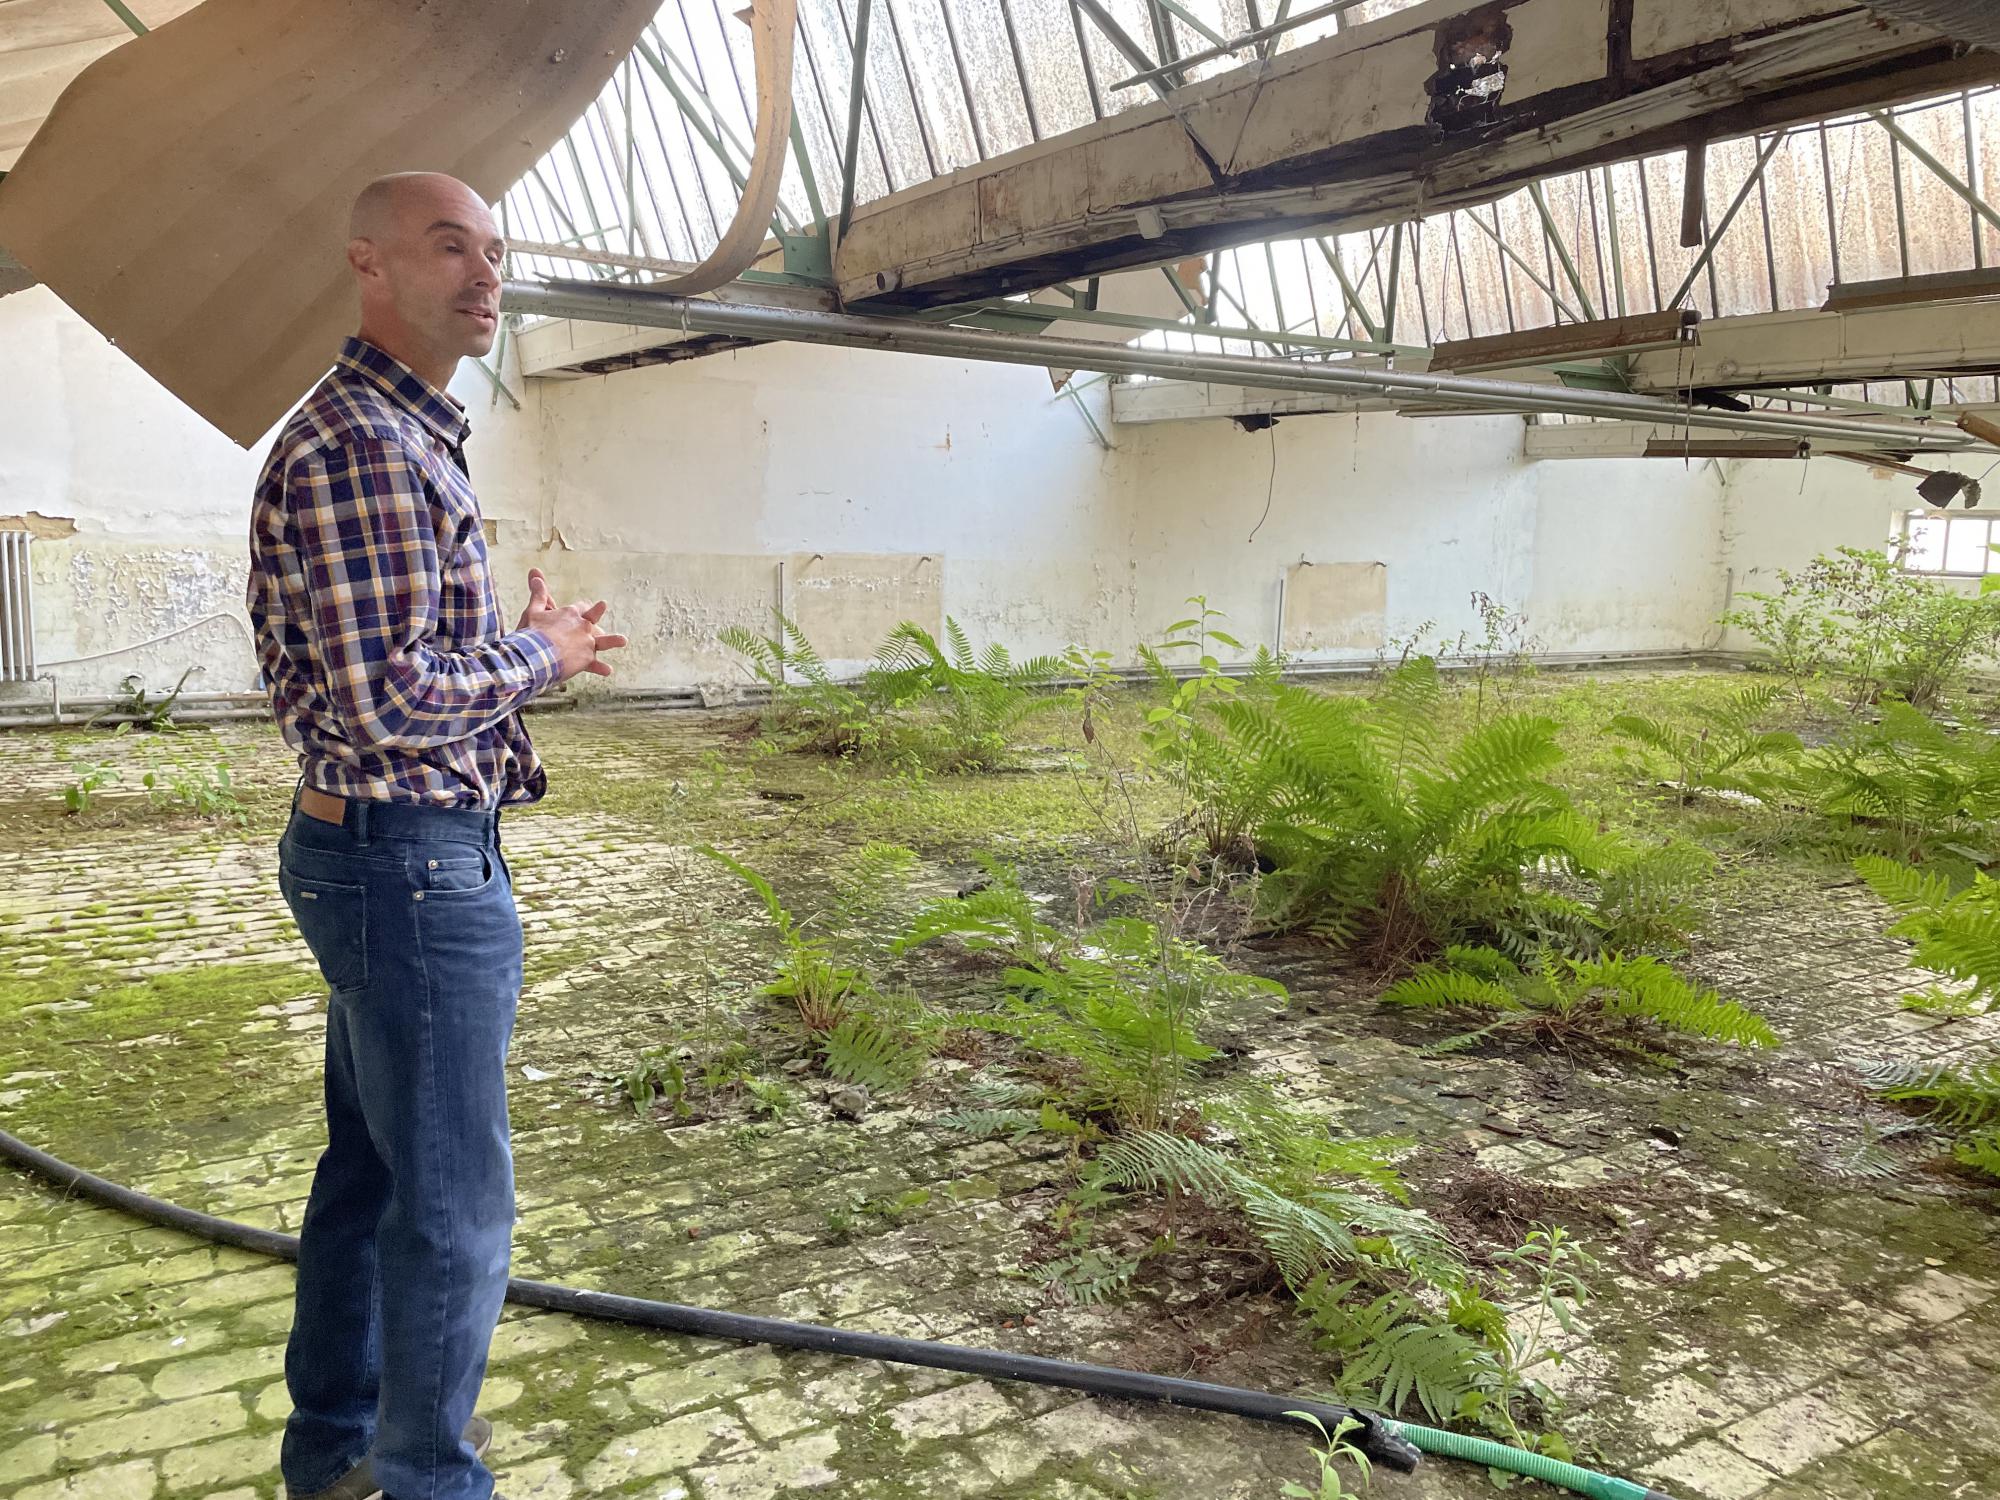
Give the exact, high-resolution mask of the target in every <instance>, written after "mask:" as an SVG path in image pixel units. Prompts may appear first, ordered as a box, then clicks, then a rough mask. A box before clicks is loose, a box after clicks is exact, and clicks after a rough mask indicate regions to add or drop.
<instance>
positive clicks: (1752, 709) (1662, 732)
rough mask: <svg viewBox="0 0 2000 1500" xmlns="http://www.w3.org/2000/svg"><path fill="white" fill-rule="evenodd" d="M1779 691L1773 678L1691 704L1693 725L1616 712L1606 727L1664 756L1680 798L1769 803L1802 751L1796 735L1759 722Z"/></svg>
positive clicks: (1686, 799) (1780, 793) (1782, 786)
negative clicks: (1720, 796) (1715, 700)
mask: <svg viewBox="0 0 2000 1500" xmlns="http://www.w3.org/2000/svg"><path fill="white" fill-rule="evenodd" d="M1778 692H1779V684H1777V683H1775V682H1770V683H1760V684H1756V685H1753V686H1750V687H1746V688H1743V689H1741V690H1740V691H1738V692H1736V693H1732V694H1731V695H1730V696H1729V697H1728V698H1727V699H1726V700H1725V701H1724V702H1722V703H1721V704H1719V705H1713V706H1710V705H1699V706H1697V707H1695V708H1694V709H1693V710H1692V717H1693V719H1694V721H1695V722H1694V723H1693V724H1689V723H1685V722H1674V721H1668V720H1665V719H1655V718H1649V717H1647V716H1645V715H1643V714H1620V715H1619V716H1618V717H1617V718H1615V719H1613V720H1612V721H1611V723H1610V725H1609V726H1608V728H1609V729H1610V732H1611V733H1612V734H1615V735H1618V736H1620V737H1621V738H1623V739H1627V740H1630V741H1631V742H1632V743H1633V744H1635V745H1638V746H1639V747H1641V748H1642V749H1644V750H1648V751H1651V752H1653V754H1654V755H1655V756H1656V757H1658V758H1659V759H1661V760H1664V761H1665V762H1666V763H1667V765H1668V766H1669V768H1670V773H1671V775H1672V776H1673V778H1674V781H1673V784H1674V788H1675V790H1676V791H1678V792H1679V794H1680V797H1681V800H1682V801H1683V802H1692V801H1694V800H1695V799H1696V798H1697V797H1699V796H1702V795H1703V794H1711V795H1712V794H1715V793H1725V794H1734V795H1736V796H1740V797H1753V798H1755V799H1756V800H1757V801H1759V802H1772V801H1775V800H1777V799H1778V798H1779V797H1780V796H1782V794H1783V792H1784V789H1785V772H1786V770H1787V768H1789V767H1790V766H1791V765H1792V763H1793V762H1795V761H1796V760H1797V759H1798V758H1799V756H1800V755H1802V754H1803V753H1804V750H1805V747H1804V746H1803V745H1802V744H1801V743H1800V742H1799V737H1798V736H1797V735H1795V734H1791V733H1789V732H1787V731H1782V730H1766V729H1762V728H1760V727H1759V723H1760V721H1761V720H1762V719H1764V718H1765V716H1766V715H1768V714H1769V713H1770V711H1771V707H1772V704H1773V703H1774V702H1775V701H1776V699H1777V697H1778Z"/></svg>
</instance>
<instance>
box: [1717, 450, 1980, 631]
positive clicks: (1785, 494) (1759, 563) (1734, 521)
mask: <svg viewBox="0 0 2000 1500" xmlns="http://www.w3.org/2000/svg"><path fill="white" fill-rule="evenodd" d="M1932 467H1939V466H1938V465H1932ZM1728 468H1729V479H1728V484H1727V488H1726V493H1725V499H1724V506H1723V514H1724V535H1723V567H1724V570H1725V576H1726V584H1727V592H1728V594H1729V597H1730V598H1732V599H1734V598H1736V597H1737V596H1739V595H1742V594H1745V593H1773V592H1776V591H1777V589H1778V588H1779V587H1781V585H1780V583H1779V580H1778V576H1777V575H1778V572H1779V570H1780V569H1790V570H1793V571H1796V570H1797V569H1799V568H1801V567H1803V566H1805V565H1806V564H1807V563H1809V562H1811V561H1812V560H1813V558H1815V557H1817V556H1818V555H1819V554H1820V553H1822V552H1832V551H1833V550H1834V549H1835V548H1837V547H1860V548H1867V549H1873V550H1876V551H1879V550H1881V549H1882V548H1883V547H1884V546H1885V545H1886V544H1887V543H1888V541H1889V539H1890V538H1891V537H1893V536H1894V535H1895V534H1896V530H1897V525H1898V518H1899V516H1900V515H1901V513H1902V512H1904V511H1906V510H1908V509H1909V508H1910V507H1911V506H1912V505H1915V504H1920V503H1921V502H1920V501H1918V499H1917V495H1916V491H1915V488H1914V486H1915V483H1916V481H1915V480H1913V479H1912V478H1911V477H1910V476H1909V475H1907V474H1896V473H1894V472H1892V471H1890V470H1887V469H1871V468H1866V467H1864V466H1862V465H1860V464H1856V463H1850V462H1848V461H1847V460H1845V459H1838V458H1823V457H1822V458H1813V459H1809V460H1807V461H1806V462H1805V463H1804V464H1803V465H1801V464H1799V463H1797V462H1789V463H1787V462H1779V461H1776V460H1770V459H1760V460H1736V461H1732V462H1731V463H1730V464H1729V465H1728ZM1975 472H1976V471H1975ZM1966 586H1967V587H1970V586H1971V585H1966ZM1722 644H1723V645H1724V646H1726V647H1728V648H1729V649H1732V650H1743V649H1748V648H1749V647H1750V646H1751V645H1752V644H1753V643H1752V642H1751V641H1750V639H1749V638H1748V637H1747V636H1745V635H1743V634H1742V632H1740V631H1735V630H1732V631H1730V632H1728V634H1727V636H1726V637H1725V638H1724V640H1723V642H1722Z"/></svg>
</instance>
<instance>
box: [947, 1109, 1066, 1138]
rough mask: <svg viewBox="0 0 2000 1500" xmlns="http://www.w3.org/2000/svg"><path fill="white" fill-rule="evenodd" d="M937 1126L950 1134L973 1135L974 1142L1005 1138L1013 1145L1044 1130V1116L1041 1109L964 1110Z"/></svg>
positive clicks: (949, 1116)
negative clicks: (953, 1131) (950, 1131)
mask: <svg viewBox="0 0 2000 1500" xmlns="http://www.w3.org/2000/svg"><path fill="white" fill-rule="evenodd" d="M937 1123H938V1124H940V1125H942V1126H944V1128H945V1129H947V1130H956V1131H958V1132H960V1133H961V1134H963V1135H969V1136H971V1137H972V1138H973V1139H974V1140H980V1141H986V1140H992V1139H993V1138H994V1137H996V1136H1003V1135H1004V1136H1006V1137H1007V1138H1008V1139H1009V1140H1010V1141H1021V1140H1023V1139H1025V1138H1026V1137H1028V1136H1031V1135H1033V1134H1034V1133H1035V1132H1036V1131H1037V1130H1039V1129H1041V1128H1042V1112H1041V1111H1040V1110H1038V1109H961V1110H956V1111H954V1112H953V1113H951V1114H948V1115H940V1116H938V1121H937Z"/></svg>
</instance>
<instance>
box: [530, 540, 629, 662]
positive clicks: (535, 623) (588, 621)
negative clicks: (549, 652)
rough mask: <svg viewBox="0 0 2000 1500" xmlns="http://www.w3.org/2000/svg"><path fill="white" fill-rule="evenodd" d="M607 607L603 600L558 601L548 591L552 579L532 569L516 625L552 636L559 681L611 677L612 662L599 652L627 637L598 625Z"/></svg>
mask: <svg viewBox="0 0 2000 1500" xmlns="http://www.w3.org/2000/svg"><path fill="white" fill-rule="evenodd" d="M606 608H607V606H606V604H605V602H604V601H603V600H602V599H599V600H598V601H597V602H596V603H595V604H592V605H589V606H584V605H578V604H557V603H556V601H555V598H554V597H553V596H552V595H551V594H550V593H549V581H548V579H547V578H545V577H543V576H542V570H541V569H540V568H530V569H528V607H527V608H526V609H525V610H523V611H522V612H521V623H520V625H519V626H517V627H516V628H517V629H520V630H539V631H540V632H541V633H542V634H543V635H545V636H547V637H548V638H549V641H550V642H551V643H552V644H553V645H554V646H555V648H556V655H557V657H558V659H559V661H560V663H561V666H560V669H559V670H560V676H559V677H558V679H557V680H558V681H562V682H567V681H569V679H570V678H572V677H575V676H577V675H578V674H579V673H583V672H593V673H595V674H596V675H597V676H599V677H609V676H610V675H611V664H610V663H609V662H606V661H600V660H599V659H598V653H599V652H600V651H611V650H614V649H616V648H617V647H619V646H622V645H624V644H625V637H624V636H622V635H613V634H611V633H610V632H609V631H605V630H599V629H598V628H597V622H598V621H600V620H602V619H603V618H604V611H605V609H606Z"/></svg>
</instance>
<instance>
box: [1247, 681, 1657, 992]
mask: <svg viewBox="0 0 2000 1500" xmlns="http://www.w3.org/2000/svg"><path fill="white" fill-rule="evenodd" d="M1439 700H1440V688H1439V683H1438V674H1437V667H1436V664H1435V663H1434V662H1432V661H1431V660H1429V659H1428V658H1420V659H1418V660H1416V661H1413V662H1411V663H1409V664H1407V665H1405V666H1402V667H1399V668H1397V669H1396V670H1394V671H1392V672H1391V673H1389V674H1388V677H1387V679H1386V681H1385V683H1384V686H1383V689H1382V692H1381V694H1380V695H1379V696H1378V697H1377V698H1376V699H1375V700H1374V701H1373V702H1371V703H1366V704H1363V703H1356V702H1352V701H1346V700H1336V699H1332V698H1329V697H1326V696H1325V695H1322V694H1319V693H1313V692H1309V691H1306V690H1305V689H1301V688H1292V687H1280V688H1277V689H1275V690H1274V691H1273V692H1272V694H1271V695H1270V697H1269V698H1268V699H1267V700H1263V701H1251V700H1237V701H1232V702H1228V703H1225V704H1223V705H1221V706H1220V707H1219V708H1218V709H1217V710H1216V714H1217V717H1218V719H1219V720H1220V722H1221V723H1222V724H1223V725H1224V727H1225V728H1226V729H1227V731H1228V733H1229V735H1230V737H1231V746H1232V753H1234V754H1235V755H1237V756H1238V757H1240V758H1242V759H1244V760H1245V761H1247V762H1249V763H1250V764H1251V765H1252V766H1253V767H1255V768H1256V774H1257V775H1258V777H1259V778H1260V782H1259V784H1260V785H1262V786H1264V787H1267V788H1268V795H1267V798H1266V801H1267V805H1268V807H1269V812H1268V815H1267V816H1266V817H1265V820H1264V822H1263V824H1262V826H1261V828H1260V830H1259V834H1258V847H1259V849H1260V851H1261V852H1262V853H1263V854H1264V855H1265V856H1266V857H1267V858H1268V859H1269V860H1270V861H1271V862H1272V863H1273V864H1274V865H1275V866H1276V868H1275V869H1273V870H1272V871H1271V873H1270V874H1269V875H1268V876H1267V877H1266V879H1265V881H1264V883H1263V887H1262V890H1261V892H1260V894H1261V897H1262V899H1263V902H1264V905H1265V909H1266V911H1267V913H1268V915H1269V916H1270V917H1271V918H1272V919H1273V920H1274V921H1275V922H1277V923H1279V924H1280V925H1284V926H1292V927H1303V928H1306V929H1308V930H1311V931H1313V932H1316V933H1319V934H1320V935H1322V936H1325V937H1327V938H1329V939H1330V940H1332V941H1335V942H1338V943H1342V944H1358V945H1361V946H1363V947H1364V949H1365V950H1366V951H1367V952H1369V954H1370V955H1371V956H1372V957H1374V958H1375V959H1376V960H1377V961H1378V962H1379V963H1381V964H1383V965H1384V966H1387V967H1401V966H1403V965H1405V964H1407V963H1409V962H1412V961H1414V960H1417V959H1420V958H1422V957H1425V956H1426V955H1428V954H1430V953H1433V952H1435V951H1437V950H1438V949H1439V948H1442V947H1445V946H1447V945H1450V944H1453V943H1464V942H1468V941H1473V940H1480V941H1493V940H1496V939H1498V940H1505V935H1507V934H1517V933H1522V932H1526V931H1529V930H1532V929H1534V928H1535V927H1536V926H1537V925H1541V926H1545V927H1548V928H1549V929H1550V930H1551V931H1552V932H1553V931H1560V930H1561V929H1562V927H1563V925H1564V919H1565V918H1566V916H1567V915H1568V913H1567V912H1566V910H1565V907H1564V898H1562V897H1559V896H1557V895H1555V894H1554V893H1553V892H1551V891H1549V890H1548V889H1547V888H1546V886H1547V877H1550V876H1552V875H1555V874H1559V873H1564V872H1566V873H1568V874H1570V875H1572V876H1582V877H1586V878H1595V877H1599V876H1601V875H1604V874H1606V873H1607V872H1615V871H1617V870H1619V869H1621V868H1623V869H1626V870H1627V871H1628V874H1630V875H1633V876H1636V875H1637V873H1638V872H1639V870H1640V869H1641V867H1640V866H1638V865H1636V864H1634V863H1632V856H1631V854H1630V851H1628V850H1626V849H1625V848H1624V846H1622V845H1621V844H1619V843H1618V842H1617V841H1616V840H1612V839H1609V838H1607V837H1605V836H1604V835H1602V834H1600V833H1599V832H1598V831H1597V829H1596V827H1595V825H1594V824H1593V823H1591V822H1590V821H1589V820H1587V819H1585V818H1583V817H1582V816H1580V815H1579V814H1578V813H1576V812H1575V811H1574V809H1572V808H1571V806H1570V804H1569V802H1568V799H1567V798H1566V797H1565V796H1564V794H1563V793H1562V792H1561V791H1559V790H1558V789H1557V788H1556V787H1555V786H1554V785H1553V784H1551V783H1550V782H1549V781H1548V780H1547V779H1546V778H1547V776H1548V774H1549V773H1550V772H1551V771H1553V770H1554V769H1555V767H1556V766H1557V765H1558V764H1559V763H1560V762H1561V760H1562V751H1561V749H1560V748H1559V747H1558V745H1557V744H1556V738H1555V735H1556V726H1555V725H1554V723H1552V722H1551V721H1549V720H1547V719H1540V718H1533V717H1529V716H1525V715H1518V714H1515V715H1503V716H1501V717H1498V718H1495V719H1491V720H1489V721H1487V722H1485V723H1483V724H1480V725H1479V726H1478V727H1476V728H1474V729H1473V730H1471V731H1470V732H1469V733H1467V734H1465V735H1463V736H1462V737H1459V738H1456V739H1454V738H1452V737H1450V736H1448V735H1447V734H1445V733H1444V732H1443V731H1441V730H1440V729H1439V727H1438V724H1439V717H1440V715H1439V709H1440V701H1439ZM1246 774H1247V773H1246ZM1651 873H1653V874H1655V875H1657V876H1658V877H1659V879H1660V881H1661V883H1662V884H1664V879H1665V876H1666V874H1667V873H1668V872H1667V871H1666V870H1665V869H1664V867H1663V866H1662V867H1660V868H1658V869H1656V870H1654V871H1652V872H1651ZM1621 899H1622V898H1621ZM1645 915H1647V916H1648V917H1649V918H1650V919H1652V921H1653V924H1654V925H1655V926H1661V925H1664V923H1665V919H1666V918H1667V917H1669V916H1674V917H1676V918H1678V917H1679V916H1680V915H1681V912H1680V910H1679V909H1678V908H1671V907H1669V906H1667V905H1665V904H1663V903H1660V902H1658V901H1655V902H1654V903H1653V904H1652V905H1651V906H1650V907H1647V908H1645ZM1591 926H1592V923H1591V921H1589V920H1588V919H1586V920H1585V921H1584V922H1583V924H1582V927H1581V930H1580V935H1584V934H1587V933H1588V932H1589V931H1590V929H1591ZM1597 945H1598V944H1597V943H1592V944H1591V946H1593V947H1594V946H1597Z"/></svg>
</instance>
